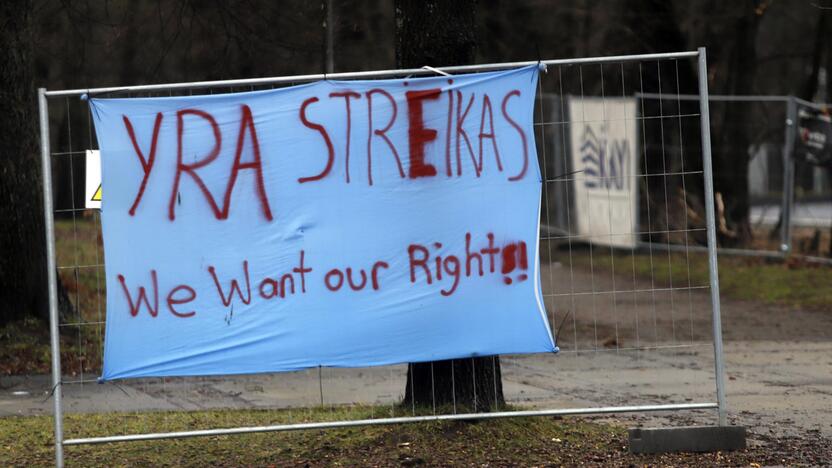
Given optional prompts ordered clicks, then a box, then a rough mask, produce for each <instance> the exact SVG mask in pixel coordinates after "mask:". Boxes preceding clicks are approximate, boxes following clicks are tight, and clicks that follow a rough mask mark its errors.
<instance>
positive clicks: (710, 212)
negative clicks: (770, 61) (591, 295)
mask: <svg viewBox="0 0 832 468" xmlns="http://www.w3.org/2000/svg"><path fill="white" fill-rule="evenodd" d="M709 112H710V109H709V107H708V58H707V55H706V54H705V48H704V47H700V48H699V119H700V124H701V127H702V128H701V130H702V169H703V172H704V174H703V175H704V179H705V220H706V223H707V231H708V267H709V270H710V280H711V313H712V314H713V320H712V321H713V327H714V331H713V335H714V336H713V338H714V374H715V377H716V401H717V405H719V407H718V413H719V425H720V426H725V425H727V417H726V409H725V363H724V361H723V356H722V314H721V312H720V308H719V267H718V265H717V261H716V216H715V214H714V173H713V168H712V167H711V118H710V114H709Z"/></svg>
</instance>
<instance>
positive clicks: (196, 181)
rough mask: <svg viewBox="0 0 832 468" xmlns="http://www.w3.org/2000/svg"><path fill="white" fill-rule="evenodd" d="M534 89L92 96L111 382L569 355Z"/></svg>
mask: <svg viewBox="0 0 832 468" xmlns="http://www.w3.org/2000/svg"><path fill="white" fill-rule="evenodd" d="M537 75H538V70H537V68H536V67H527V68H522V69H516V70H511V71H505V72H494V73H481V74H472V75H457V76H453V77H431V78H409V79H403V80H379V81H321V82H316V83H311V84H307V85H302V86H294V87H289V88H282V89H275V90H267V91H256V92H247V93H234V94H219V95H208V96H187V97H184V96H183V97H164V98H131V99H91V100H90V107H91V112H92V115H93V119H94V121H95V130H96V134H97V137H98V143H99V145H100V149H101V160H102V192H103V200H102V215H101V216H102V223H103V235H104V250H105V258H106V262H105V263H106V265H105V266H106V281H107V325H106V336H105V346H104V371H103V376H102V379H103V380H111V379H121V378H128V377H148V376H186V375H217V374H243V373H257V372H278V371H290V370H296V369H303V368H309V367H316V366H338V367H358V366H375V365H383V364H393V363H403V362H421V361H432V360H440V359H450V358H464V357H471V356H485V355H494V354H505V353H533V352H553V351H557V348H556V346H555V343H554V340H553V337H552V335H551V333H550V330H549V324H548V323H547V319H546V312H545V309H544V306H543V297H542V295H541V291H540V281H539V262H538V230H539V224H538V223H539V211H540V199H541V177H540V170H539V167H538V164H537V156H536V154H537V153H536V151H535V143H534V132H533V130H532V121H533V108H534V99H535V90H536V85H537Z"/></svg>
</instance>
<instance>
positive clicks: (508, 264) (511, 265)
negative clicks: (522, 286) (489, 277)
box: [500, 241, 529, 284]
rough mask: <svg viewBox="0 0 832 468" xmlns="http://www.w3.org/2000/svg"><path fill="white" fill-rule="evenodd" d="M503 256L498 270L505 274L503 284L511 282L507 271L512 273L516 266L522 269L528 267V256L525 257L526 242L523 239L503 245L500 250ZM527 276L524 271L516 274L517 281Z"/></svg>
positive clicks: (523, 279)
mask: <svg viewBox="0 0 832 468" xmlns="http://www.w3.org/2000/svg"><path fill="white" fill-rule="evenodd" d="M502 256H503V266H502V268H501V270H500V272H501V273H502V274H504V275H506V276H504V277H503V282H504V283H505V284H511V283H512V282H513V280H512V279H511V277H510V276H508V274H509V273H512V272H513V271H514V270H515V269H516V268H519V269H520V270H522V271H525V270H527V269H528V268H529V262H528V258H527V257H526V243H525V242H523V241H520V242H517V243H511V244H508V245H506V246H505V247H503V250H502ZM527 278H528V275H526V273H524V272H523V273H520V274H519V275H517V281H518V282H520V281H525V280H526V279H527Z"/></svg>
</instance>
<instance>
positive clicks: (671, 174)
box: [48, 54, 779, 441]
mask: <svg viewBox="0 0 832 468" xmlns="http://www.w3.org/2000/svg"><path fill="white" fill-rule="evenodd" d="M696 60H697V56H696V54H688V55H678V56H670V57H658V58H651V57H646V58H641V59H639V58H632V57H628V58H623V59H622V60H618V61H616V60H609V59H604V60H599V61H596V62H593V61H592V60H580V61H575V62H573V63H567V62H556V61H550V62H548V63H549V65H548V67H547V69H546V71H545V72H542V73H541V76H540V81H539V92H538V96H537V101H536V105H537V109H536V113H535V123H534V129H535V134H536V135H535V137H536V146H537V151H538V159H539V164H540V169H541V174H542V176H543V184H544V190H543V200H542V201H541V213H540V216H541V222H540V226H541V232H540V249H539V252H540V259H539V260H540V272H541V286H542V290H543V296H544V300H545V307H546V310H547V312H548V314H549V323H550V326H551V327H552V330H553V334H554V336H556V339H557V344H558V346H559V347H560V353H559V354H558V355H524V356H500V357H499V360H497V359H496V358H495V357H492V358H491V365H492V366H493V367H494V368H496V367H497V366H499V367H500V369H501V372H491V376H492V379H493V382H491V383H492V384H493V385H489V390H488V391H493V392H494V393H495V395H494V396H495V400H497V399H498V398H497V393H498V391H499V390H498V387H499V386H500V385H499V384H500V382H498V380H497V379H500V378H501V382H502V393H503V394H504V396H505V405H503V406H499V407H497V408H494V409H496V410H499V411H506V412H513V411H524V410H530V409H559V408H562V409H564V410H569V409H578V408H599V407H605V408H607V409H610V408H612V411H648V410H650V409H651V408H652V407H654V406H655V405H667V404H679V407H678V408H676V409H691V408H684V405H685V404H691V405H692V404H694V403H700V402H701V403H703V408H715V406H716V404H715V403H711V402H713V401H715V398H714V385H715V378H716V377H715V373H714V364H715V363H714V359H715V354H714V341H713V334H712V327H713V322H712V316H713V315H712V313H713V310H712V298H711V296H710V285H711V283H710V280H711V276H710V274H709V270H708V258H707V257H706V255H705V254H704V253H702V252H701V251H700V250H694V249H692V248H689V247H694V246H696V247H703V246H706V245H707V236H706V229H707V222H706V218H707V216H706V211H705V205H706V202H705V200H706V196H705V195H706V193H705V191H706V187H705V184H704V177H705V172H704V171H703V147H702V144H701V142H702V138H701V131H702V128H701V124H700V118H701V115H700V103H699V102H698V101H697V100H689V99H682V96H683V95H684V94H689V93H691V92H693V93H695V92H696V91H697V87H696V86H697V85H696V83H697V70H698V68H697V62H696ZM469 71H474V72H476V71H479V70H478V69H476V68H473V69H471V70H469ZM388 76H389V77H392V76H400V75H397V74H395V73H390V74H389V75H388ZM292 84H299V82H298V83H293V82H288V81H284V82H282V83H280V84H273V83H272V84H268V83H266V84H251V85H246V86H238V85H235V86H212V87H204V88H200V87H199V86H194V87H188V88H177V89H156V90H150V91H148V90H140V91H134V90H125V91H112V92H108V93H106V94H105V95H106V96H107V97H128V98H130V97H157V96H179V95H198V94H213V93H233V92H243V91H254V90H260V89H268V88H274V87H277V86H288V85H292ZM645 95H656V96H658V98H656V99H644V98H640V97H639V96H645ZM48 106H49V116H50V121H49V129H48V130H49V135H48V137H49V143H50V146H51V152H50V153H49V160H50V161H51V164H52V172H53V181H54V182H53V187H52V193H53V200H54V201H53V203H54V206H53V207H54V213H53V215H54V220H55V229H54V231H55V232H54V238H55V246H56V260H57V269H58V275H59V278H60V282H61V284H62V285H63V288H62V290H63V291H64V293H65V295H64V293H61V294H59V299H60V298H64V297H65V298H66V300H68V303H69V304H71V307H64V306H62V307H60V309H61V311H62V313H61V314H60V316H59V324H58V325H59V330H60V364H61V369H62V377H61V378H60V384H61V385H60V386H59V389H60V391H61V392H62V394H63V398H64V400H63V412H64V415H65V416H66V417H65V418H64V419H65V420H64V434H63V436H62V437H63V438H62V441H65V440H77V439H84V438H89V437H102V436H122V435H130V434H137V433H160V432H170V431H192V430H208V429H217V428H232V427H237V426H241V425H243V426H246V425H257V426H263V425H276V424H296V423H308V422H312V421H321V420H325V421H349V420H355V419H362V420H363V419H379V418H390V417H402V416H411V417H416V416H424V415H437V414H447V413H450V414H456V415H463V414H465V413H468V412H470V411H471V408H468V407H465V406H464V405H457V404H456V401H454V404H453V405H452V407H447V408H445V407H437V405H436V404H435V401H434V404H433V405H432V406H429V407H421V406H419V407H417V406H416V405H415V404H410V405H405V404H402V401H403V397H404V394H405V383H406V381H407V372H408V367H407V365H406V364H402V365H397V366H386V367H373V368H361V369H335V368H314V369H307V370H304V371H298V372H289V373H281V374H260V375H246V376H231V377H228V376H223V377H210V376H206V377H189V378H144V379H131V380H127V381H120V382H117V383H106V384H99V383H97V377H98V376H99V373H100V369H101V364H102V354H103V341H104V327H105V321H106V300H105V297H106V295H105V288H106V282H105V269H104V251H103V247H102V233H101V216H100V213H99V211H98V210H97V209H87V208H85V201H86V200H85V199H84V197H85V195H84V190H83V187H84V174H85V154H86V151H87V150H91V149H92V150H94V149H97V148H98V146H97V142H96V139H95V135H94V130H93V128H92V119H91V116H90V110H89V108H88V106H87V103H86V102H85V101H83V100H81V99H79V98H78V96H73V95H67V96H59V95H53V96H50V97H49V101H48ZM775 133H776V132H775ZM772 145H774V148H775V149H776V148H779V146H778V145H777V144H776V142H775V143H772ZM763 146H765V145H762V144H761V145H760V147H763ZM773 151H774V150H773ZM769 160H774V161H776V160H779V159H778V158H777V157H776V156H773V157H770V158H769ZM770 182H771V183H772V184H775V185H776V181H774V180H772V181H770ZM767 190H768V189H767ZM103 196H104V197H106V194H104V195H103ZM775 198H776V197H775ZM671 244H672V245H675V246H679V247H680V249H679V250H672V249H667V248H661V246H663V245H664V246H669V245H671ZM645 246H646V247H645ZM59 302H61V303H63V299H60V300H59ZM473 369H474V372H476V370H477V367H473ZM491 387H493V389H492V388H491ZM476 388H477V387H476V386H474V389H475V390H474V391H475V392H476V391H477V390H476ZM481 391H482V390H481ZM692 402H693V403H692ZM214 409H222V410H227V411H219V412H209V413H206V412H205V411H206V410H214ZM667 409H671V408H670V407H668V408H667ZM256 410H269V411H267V412H265V413H264V412H260V413H257V414H258V416H256V417H254V416H252V414H254V413H255V412H256ZM276 410H280V411H276ZM86 412H95V413H103V414H104V415H105V416H106V417H104V418H102V419H101V424H100V425H96V426H90V425H89V424H85V423H84V422H83V421H84V420H82V419H78V418H73V417H72V414H73V413H86ZM517 414H521V413H517ZM183 415H184V416H183ZM137 428H138V431H137Z"/></svg>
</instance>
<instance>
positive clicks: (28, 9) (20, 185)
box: [0, 1, 48, 324]
mask: <svg viewBox="0 0 832 468" xmlns="http://www.w3.org/2000/svg"><path fill="white" fill-rule="evenodd" d="M32 9H33V6H32V3H31V2H28V1H27V2H0V23H2V24H3V27H2V28H0V44H2V47H0V63H2V64H3V66H2V67H0V102H2V103H3V105H4V106H5V108H6V111H5V112H3V113H2V114H0V221H2V223H3V228H2V229H0V252H2V255H0V324H4V323H7V322H10V321H12V320H17V319H20V318H23V317H29V316H38V317H45V316H46V313H47V310H48V308H47V303H48V301H47V298H48V295H47V288H46V267H45V263H46V262H45V259H46V251H45V247H44V242H43V240H44V230H43V209H42V196H41V177H40V167H41V166H40V162H39V159H38V151H37V133H36V127H35V123H36V113H35V106H36V101H35V99H34V97H35V92H34V86H33V84H32V81H33V79H32V75H33V70H32V40H33V37H32Z"/></svg>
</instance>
